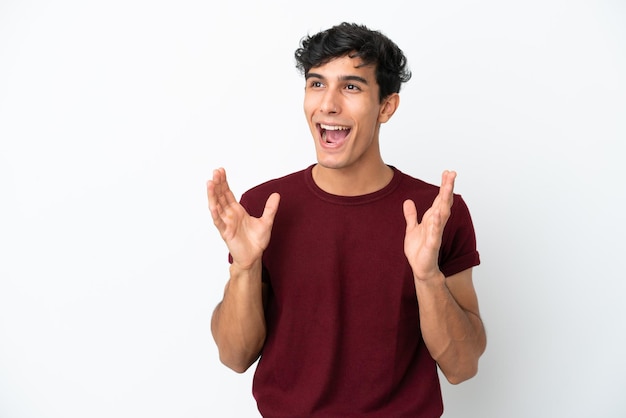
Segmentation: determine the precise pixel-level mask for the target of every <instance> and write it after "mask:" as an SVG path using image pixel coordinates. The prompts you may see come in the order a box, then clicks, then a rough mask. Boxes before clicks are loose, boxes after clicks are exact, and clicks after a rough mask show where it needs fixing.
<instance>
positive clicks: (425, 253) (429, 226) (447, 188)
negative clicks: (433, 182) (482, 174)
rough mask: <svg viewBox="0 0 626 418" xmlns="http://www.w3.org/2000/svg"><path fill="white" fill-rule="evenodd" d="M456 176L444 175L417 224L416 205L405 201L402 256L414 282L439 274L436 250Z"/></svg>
mask: <svg viewBox="0 0 626 418" xmlns="http://www.w3.org/2000/svg"><path fill="white" fill-rule="evenodd" d="M455 177H456V173H454V172H448V171H445V172H444V173H443V175H442V181H441V188H440V189H439V194H438V195H437V197H436V198H435V200H434V202H433V204H432V206H431V207H430V209H428V210H427V211H426V212H425V213H424V216H423V217H422V221H421V222H418V221H417V209H416V208H415V203H414V202H413V201H411V200H407V201H405V202H404V206H403V211H404V217H405V219H406V224H407V226H406V232H405V237H404V253H405V255H406V257H407V259H408V261H409V264H410V265H411V269H412V270H413V275H414V276H415V277H416V278H417V279H420V280H427V279H429V278H431V277H434V276H435V275H436V274H437V273H438V272H439V264H438V257H439V249H440V247H441V238H442V235H443V229H444V227H445V225H446V222H447V221H448V218H449V217H450V208H451V207H452V200H453V195H452V192H453V189H454V179H455Z"/></svg>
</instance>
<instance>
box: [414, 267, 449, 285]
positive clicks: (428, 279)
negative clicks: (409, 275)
mask: <svg viewBox="0 0 626 418" xmlns="http://www.w3.org/2000/svg"><path fill="white" fill-rule="evenodd" d="M413 280H414V281H415V286H439V285H443V284H444V283H445V281H446V276H444V274H443V273H442V272H441V271H440V270H437V271H436V272H434V273H430V274H424V275H420V276H418V275H416V274H413Z"/></svg>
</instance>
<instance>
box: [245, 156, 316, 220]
mask: <svg viewBox="0 0 626 418" xmlns="http://www.w3.org/2000/svg"><path fill="white" fill-rule="evenodd" d="M308 170H310V167H308V168H306V169H303V170H300V171H296V172H293V173H290V174H287V175H284V176H282V177H277V178H274V179H271V180H267V181H265V182H263V183H260V184H258V185H257V186H254V187H252V188H251V189H249V190H247V191H246V192H244V193H243V194H242V195H241V204H242V205H243V206H244V207H246V208H247V209H249V210H250V212H251V213H253V212H256V211H258V210H259V209H261V210H262V208H263V207H264V206H265V201H266V200H267V198H268V197H269V196H270V195H271V194H272V193H279V194H282V195H287V194H293V193H294V192H297V191H298V190H302V189H303V187H304V186H305V182H306V180H305V177H306V173H307V171H308Z"/></svg>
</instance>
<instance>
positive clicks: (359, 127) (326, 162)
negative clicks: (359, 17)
mask: <svg viewBox="0 0 626 418" xmlns="http://www.w3.org/2000/svg"><path fill="white" fill-rule="evenodd" d="M384 109H385V101H383V103H381V102H380V101H379V87H378V84H377V82H376V74H375V68H374V66H373V65H367V66H361V59H360V58H350V57H349V56H343V57H339V58H335V59H333V60H332V61H330V62H328V63H326V64H324V65H321V66H319V67H313V68H311V70H310V71H309V72H308V74H307V76H306V88H305V95H304V112H305V115H306V118H307V122H308V124H309V129H310V130H311V134H312V135H313V139H314V141H315V150H316V154H317V161H318V164H319V165H321V166H322V167H325V168H334V169H344V170H345V169H350V168H353V167H356V166H363V165H364V164H365V165H367V164H369V163H374V162H379V161H380V150H379V146H378V131H379V127H380V123H384V122H386V121H387V120H388V119H389V117H390V115H387V114H386V113H385V111H384Z"/></svg>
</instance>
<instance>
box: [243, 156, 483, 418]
mask: <svg viewBox="0 0 626 418" xmlns="http://www.w3.org/2000/svg"><path fill="white" fill-rule="evenodd" d="M312 167H313V166H310V167H308V168H307V169H305V170H303V171H299V172H296V173H293V174H290V175H288V176H285V177H282V178H280V179H275V180H271V181H269V182H266V183H263V184H261V185H259V186H257V187H255V188H253V189H251V190H249V191H248V192H246V193H245V194H244V195H243V196H242V198H241V203H242V205H243V206H244V207H245V208H246V209H247V210H248V211H249V213H250V214H251V215H253V216H257V217H258V216H260V215H261V213H262V212H263V207H264V205H265V201H266V200H267V198H268V197H269V195H270V194H271V193H273V192H278V193H280V195H281V201H280V205H279V208H278V212H277V214H276V218H275V221H274V226H273V228H272V236H271V241H270V243H269V246H268V248H267V249H266V251H265V252H264V253H263V266H264V281H266V282H267V283H268V284H269V286H270V296H269V300H268V306H267V309H266V321H267V338H266V341H265V346H264V348H263V352H262V355H261V358H260V360H259V363H258V365H257V368H256V372H255V376H254V382H253V394H254V397H255V398H256V400H257V405H258V408H259V411H260V412H261V414H262V415H263V416H264V417H386V418H389V417H394V418H399V417H412V418H419V417H424V418H433V417H440V416H441V414H442V413H443V405H442V399H441V390H440V385H439V378H438V374H437V365H436V363H435V361H434V360H433V359H432V357H431V356H430V353H429V352H428V350H427V348H426V346H425V345H424V341H423V339H422V336H421V332H420V322H419V321H420V320H419V313H418V306H417V297H416V294H415V284H414V282H413V274H412V272H411V268H410V266H409V264H408V261H407V259H406V256H405V255H404V233H405V228H406V223H405V219H404V215H403V212H402V204H403V202H404V200H406V199H412V200H413V201H414V202H415V204H416V206H417V212H418V214H420V216H421V214H423V213H424V212H425V211H426V210H427V209H428V208H429V207H430V205H431V204H432V202H433V200H434V198H435V196H436V195H437V193H438V191H439V187H438V186H434V185H431V184H427V183H425V182H423V181H421V180H417V179H414V178H412V177H410V176H408V175H406V174H403V173H401V172H400V171H399V170H397V169H396V168H394V167H392V168H393V170H394V175H393V179H392V180H391V182H390V183H389V184H388V185H387V186H386V187H385V188H383V189H382V190H379V191H377V192H374V193H370V194H366V195H362V196H354V197H345V196H336V195H331V194H329V193H326V192H324V191H323V190H321V189H320V188H319V187H317V185H316V184H315V183H314V181H313V178H312ZM479 263H480V260H479V254H478V252H477V250H476V238H475V233H474V227H473V225H472V221H471V218H470V214H469V211H468V209H467V206H466V205H465V202H464V201H463V199H462V198H461V196H460V195H458V194H455V196H454V203H453V206H452V214H451V216H450V219H449V220H448V223H447V224H446V228H445V230H444V235H443V243H442V246H441V251H440V256H439V266H440V269H441V270H442V272H443V273H444V274H445V275H446V276H450V275H453V274H455V273H459V272H461V271H463V270H465V269H468V268H470V267H473V266H476V265H478V264H479Z"/></svg>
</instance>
